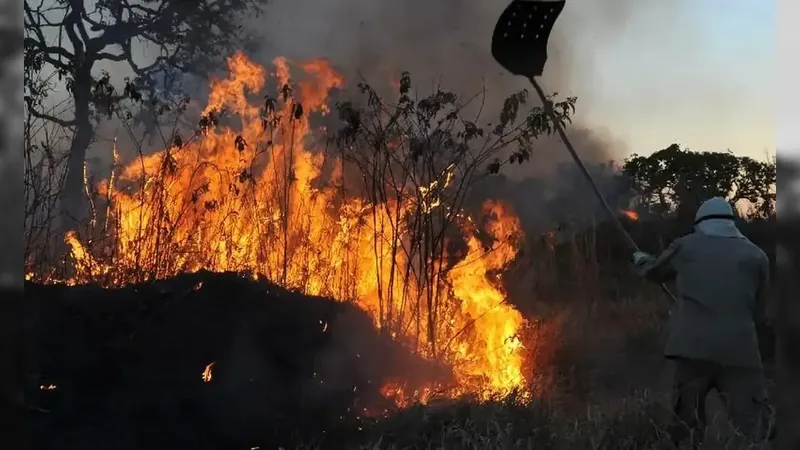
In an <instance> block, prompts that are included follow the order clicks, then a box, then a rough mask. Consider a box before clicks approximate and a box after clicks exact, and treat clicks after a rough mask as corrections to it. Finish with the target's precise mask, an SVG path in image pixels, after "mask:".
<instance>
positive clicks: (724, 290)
mask: <svg viewBox="0 0 800 450" xmlns="http://www.w3.org/2000/svg"><path fill="white" fill-rule="evenodd" d="M638 271H639V274H640V275H642V276H645V277H646V278H648V279H650V280H653V281H656V282H666V281H670V280H673V279H674V281H675V283H676V288H677V297H678V301H677V302H676V304H675V305H673V309H672V312H671V315H670V321H669V337H668V339H667V346H666V349H665V351H664V354H665V356H666V357H668V358H669V357H684V358H694V359H702V360H708V361H714V362H717V363H719V364H723V365H726V366H737V367H754V368H759V367H761V355H760V353H759V350H758V338H757V336H756V327H755V323H756V321H758V320H761V317H762V314H763V310H764V307H765V305H764V300H765V298H766V291H767V287H768V283H769V260H768V259H767V255H766V254H765V253H764V252H763V251H762V250H761V249H760V248H758V247H757V246H756V245H755V244H753V243H752V242H750V241H749V240H748V239H745V238H743V237H740V238H732V237H721V236H714V235H708V234H703V233H700V232H695V233H692V234H689V235H687V236H684V237H682V238H680V239H677V240H676V241H675V242H673V243H672V245H670V247H669V248H668V249H667V250H666V251H664V252H663V253H662V254H661V255H659V256H658V257H657V258H653V259H651V260H649V261H647V262H645V263H643V264H641V265H640V267H639V268H638Z"/></svg>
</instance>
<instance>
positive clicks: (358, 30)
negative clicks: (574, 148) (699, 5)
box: [247, 0, 666, 176]
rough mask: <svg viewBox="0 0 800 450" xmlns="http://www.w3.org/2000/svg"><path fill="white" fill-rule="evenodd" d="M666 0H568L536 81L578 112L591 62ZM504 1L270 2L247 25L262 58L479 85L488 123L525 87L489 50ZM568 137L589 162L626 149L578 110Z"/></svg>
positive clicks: (586, 96)
mask: <svg viewBox="0 0 800 450" xmlns="http://www.w3.org/2000/svg"><path fill="white" fill-rule="evenodd" d="M663 3H664V2H659V1H657V0H644V1H643V0H607V1H603V2H599V1H593V0H571V1H568V2H567V5H566V7H565V9H564V11H563V13H562V16H561V17H560V18H559V20H558V21H557V23H556V26H555V29H554V31H553V35H552V36H551V39H550V43H549V53H550V55H549V60H548V64H547V67H546V70H545V74H544V77H543V79H542V84H543V86H544V87H545V89H546V90H548V91H550V92H558V93H559V94H560V95H561V96H565V95H578V109H579V113H580V109H582V108H591V106H592V105H591V103H592V102H593V99H592V95H591V91H593V90H594V89H595V87H596V84H597V81H598V80H597V77H596V76H595V75H596V74H595V66H596V59H597V58H598V57H601V56H602V51H603V50H604V49H606V48H607V47H609V46H612V45H614V43H615V42H616V41H618V40H620V39H624V37H625V34H626V25H627V24H628V23H629V22H631V21H633V20H635V19H636V17H637V16H638V15H639V12H641V11H648V10H649V12H650V13H652V10H653V9H654V8H664V9H666V8H665V7H664V6H663ZM506 5H507V2H487V1H484V0H440V1H436V2H431V1H424V0H407V1H403V2H397V1H389V0H383V1H381V0H377V1H376V0H337V1H324V0H292V1H288V0H276V1H274V2H273V3H272V4H271V5H270V6H269V7H268V8H267V11H266V14H265V16H266V17H262V18H259V19H257V22H256V21H253V22H252V23H248V24H247V26H248V27H250V28H253V29H258V30H261V31H260V33H261V34H262V39H261V42H262V51H261V52H260V54H259V55H256V59H257V60H259V61H260V62H261V63H264V64H268V63H269V62H270V60H271V59H272V58H273V57H275V56H279V55H281V56H287V57H289V58H291V59H308V58H317V57H325V58H327V59H329V60H330V61H331V62H333V63H334V64H335V65H336V67H337V68H338V69H339V70H341V71H342V72H343V73H344V74H345V75H346V76H347V77H348V78H351V79H352V78H354V77H359V76H363V77H364V78H365V79H366V80H367V81H368V82H370V83H372V84H381V83H385V82H387V81H388V80H390V79H391V78H396V77H397V75H398V74H399V73H400V72H401V71H404V70H407V71H409V72H411V74H412V80H413V81H415V85H416V87H417V88H418V89H419V90H420V93H421V94H425V93H427V92H430V91H431V90H432V89H433V87H434V85H436V84H441V85H442V87H443V88H445V89H447V90H450V91H453V92H457V93H459V94H462V95H470V94H474V93H478V92H480V91H481V89H483V88H485V89H486V95H487V104H486V106H485V111H486V114H487V115H486V116H485V119H486V120H488V119H490V118H492V119H493V118H494V117H496V114H497V112H498V111H499V109H500V107H501V105H502V102H503V100H504V99H505V98H506V97H507V96H508V95H509V94H511V93H513V92H516V91H519V90H521V89H525V88H530V86H529V85H528V82H527V81H526V80H524V79H523V78H521V77H514V76H512V75H510V74H507V73H505V72H504V70H503V69H502V68H501V67H500V66H499V65H498V64H497V63H496V62H495V61H494V60H493V58H492V56H491V52H490V44H491V35H492V31H493V29H494V26H495V22H496V20H497V17H499V16H500V13H501V12H502V10H503V9H504V8H505V7H506ZM531 101H532V102H533V101H534V100H533V99H532V100H531ZM571 135H572V136H571V137H572V138H575V139H576V140H577V142H575V143H576V145H577V144H580V145H579V147H580V148H581V150H582V152H583V156H585V157H586V158H589V159H594V160H597V161H603V160H606V159H608V158H609V157H611V156H619V155H621V154H622V151H624V150H625V149H622V148H619V143H617V142H613V139H611V137H610V136H608V133H607V132H605V131H604V130H589V129H587V128H586V127H585V126H582V125H581V122H580V114H579V117H578V122H577V123H576V124H575V125H574V126H573V127H572V130H571ZM543 144H545V145H544V146H545V147H550V146H552V145H551V144H553V143H543ZM612 147H613V148H612ZM554 150H555V149H554ZM561 155H563V150H559V151H553V152H547V154H546V156H542V158H541V159H539V160H537V161H538V162H539V163H542V162H550V161H552V160H553V159H555V160H559V159H561ZM519 175H523V176H524V175H526V174H525V173H524V171H523V173H521V174H519Z"/></svg>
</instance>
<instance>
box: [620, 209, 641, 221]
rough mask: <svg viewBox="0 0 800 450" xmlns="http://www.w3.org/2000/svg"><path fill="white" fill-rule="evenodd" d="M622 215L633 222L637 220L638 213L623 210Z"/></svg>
mask: <svg viewBox="0 0 800 450" xmlns="http://www.w3.org/2000/svg"><path fill="white" fill-rule="evenodd" d="M622 215H624V216H625V217H627V218H628V219H630V220H633V221H634V222H635V221H637V220H639V213H637V212H636V211H631V210H630V209H623V210H622Z"/></svg>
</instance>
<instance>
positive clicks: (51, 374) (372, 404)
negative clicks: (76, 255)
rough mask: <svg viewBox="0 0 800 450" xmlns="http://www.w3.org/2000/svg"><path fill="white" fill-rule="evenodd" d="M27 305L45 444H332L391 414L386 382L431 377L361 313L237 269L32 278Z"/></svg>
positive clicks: (33, 383) (34, 425) (32, 387)
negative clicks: (135, 281) (149, 277)
mask: <svg viewBox="0 0 800 450" xmlns="http://www.w3.org/2000/svg"><path fill="white" fill-rule="evenodd" d="M25 301H26V308H27V311H26V316H27V317H26V319H27V323H28V330H27V333H28V336H26V337H27V342H28V343H29V348H28V349H27V356H28V367H27V369H28V370H27V372H28V373H27V380H28V384H29V386H28V391H29V393H34V394H35V395H34V398H33V399H32V400H29V401H31V402H32V403H33V404H34V405H36V406H37V408H35V409H33V410H31V411H30V412H29V414H30V415H31V417H30V418H29V420H28V421H27V423H28V424H29V427H30V428H29V443H30V444H31V445H32V448H37V449H59V450H68V449H81V450H91V449H111V448H113V449H119V450H123V449H145V448H146V449H149V450H156V449H162V448H163V449H172V450H174V449H176V448H193V449H216V448H226V449H235V448H243V449H249V448H253V447H256V446H260V448H276V447H275V446H277V445H287V446H289V445H291V443H293V442H297V441H300V440H303V441H306V442H308V441H309V440H318V441H320V440H322V441H327V442H335V441H336V439H337V438H336V434H337V433H339V432H344V431H342V430H345V429H348V430H352V429H354V428H357V422H358V421H359V420H361V419H360V417H363V416H367V415H370V414H375V413H376V412H378V413H379V412H382V411H384V410H385V409H384V408H387V407H388V404H387V401H386V400H385V399H384V398H383V396H382V395H381V393H380V388H381V386H382V385H383V384H384V383H385V382H387V381H388V380H392V379H397V378H403V379H404V380H410V379H413V377H412V376H410V375H409V374H415V373H416V374H420V376H423V377H425V378H427V379H430V377H431V371H432V370H434V368H432V367H430V366H429V365H428V364H427V363H424V362H422V361H421V360H418V359H416V358H414V357H413V356H411V354H410V353H408V352H407V351H405V350H404V349H402V348H400V347H399V345H398V344H396V343H394V342H393V341H392V340H391V339H389V338H388V337H384V336H383V335H381V334H379V333H378V332H377V331H376V329H375V327H374V326H373V324H372V321H371V319H370V318H369V317H368V316H367V315H366V314H365V313H364V312H363V311H361V310H359V309H358V308H356V307H355V306H352V305H350V304H347V303H341V302H335V301H333V300H329V299H325V298H320V297H309V296H304V295H301V294H297V293H293V292H289V291H287V290H285V289H282V288H280V287H277V286H275V285H272V284H270V283H267V282H263V281H253V280H251V279H247V278H244V277H241V276H239V275H237V274H233V273H226V274H213V273H209V272H199V273H195V274H185V275H180V276H178V277H175V278H172V279H168V280H163V281H157V282H153V283H149V284H145V285H137V286H129V287H124V288H119V289H103V288H101V287H97V286H75V287H69V286H64V285H39V284H33V283H26V285H25ZM289 448H292V447H289Z"/></svg>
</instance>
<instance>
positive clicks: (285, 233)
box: [66, 54, 530, 406]
mask: <svg viewBox="0 0 800 450" xmlns="http://www.w3.org/2000/svg"><path fill="white" fill-rule="evenodd" d="M274 64H275V69H276V70H275V73H274V74H273V77H274V78H275V80H276V81H277V85H278V86H281V88H280V92H279V95H278V96H277V98H275V99H272V98H268V99H267V100H266V101H265V103H264V105H263V108H260V107H257V106H253V105H251V104H250V103H249V102H248V101H247V96H246V94H247V93H248V92H255V91H258V90H260V89H261V88H262V87H263V86H264V83H265V77H266V76H267V74H266V72H265V70H264V68H262V67H260V66H259V65H257V64H255V63H254V62H252V61H250V60H248V59H247V58H246V57H245V56H244V55H242V54H236V55H234V56H232V57H231V58H229V59H228V67H229V72H230V75H229V77H228V78H226V79H222V80H214V81H213V82H212V83H211V88H212V89H211V93H210V95H209V97H208V104H207V106H206V107H205V109H204V110H203V113H204V115H205V116H206V117H208V116H210V115H212V114H217V113H218V112H219V111H221V110H225V111H227V112H228V113H229V114H230V115H233V116H235V117H238V119H239V122H240V128H239V130H238V132H237V131H234V129H232V128H230V127H227V126H222V125H220V124H217V125H218V126H211V127H207V128H206V129H205V130H204V131H203V132H202V133H201V134H199V135H197V136H196V138H193V139H192V140H190V141H189V142H186V143H184V144H183V145H182V146H180V147H178V146H173V147H170V148H168V149H165V150H163V151H161V152H158V153H155V154H152V155H149V156H146V157H143V158H141V159H138V160H136V161H134V162H131V163H129V164H127V165H125V166H123V167H121V168H120V170H119V171H118V172H115V174H116V175H115V176H116V178H115V180H114V182H113V183H107V184H105V185H106V186H109V187H111V185H112V184H113V185H114V189H113V191H112V190H111V189H109V190H108V191H107V192H108V194H109V195H112V197H110V201H111V202H112V203H113V207H112V208H108V210H109V211H112V212H113V214H114V216H115V217H114V220H113V222H114V223H115V224H116V225H115V227H114V230H113V233H111V232H109V233H111V235H109V236H108V239H109V240H110V241H112V242H113V245H114V246H115V248H116V256H115V257H114V261H113V264H111V263H108V264H104V263H101V262H99V261H97V260H96V259H95V257H94V256H93V255H92V254H91V253H90V251H89V250H88V249H87V248H86V247H84V246H83V245H82V244H81V242H79V241H78V238H77V236H76V235H75V233H70V234H68V235H67V237H66V240H67V242H68V244H69V245H70V247H71V249H72V254H73V258H74V260H75V266H76V272H77V274H76V276H75V277H74V278H73V279H71V280H70V281H69V282H70V283H78V282H85V281H88V280H97V279H98V277H103V278H102V279H103V280H105V283H106V284H108V285H122V284H125V283H129V282H131V281H136V280H132V279H131V275H130V274H131V273H137V270H138V269H139V268H141V267H142V265H143V264H146V265H147V266H148V268H149V269H148V271H147V272H148V273H149V274H153V276H155V277H156V278H165V277H169V276H173V275H176V274H178V273H181V272H192V271H196V270H199V269H201V268H203V269H208V270H212V271H239V272H242V273H249V274H251V276H252V277H253V278H254V279H256V278H257V275H256V274H263V275H265V276H266V277H267V278H268V279H270V280H271V281H273V282H275V283H278V284H281V285H283V286H285V287H287V288H292V289H297V290H300V291H302V292H305V293H307V294H312V295H324V296H329V297H333V298H336V299H339V300H342V301H354V302H355V303H356V304H357V305H358V306H360V307H361V308H362V309H363V310H364V311H366V312H368V313H369V314H371V316H372V317H373V319H374V321H375V324H376V326H378V327H381V328H384V329H388V330H390V331H391V335H392V336H394V337H395V338H397V339H398V340H399V341H400V342H403V343H406V344H408V345H409V346H411V347H412V348H416V349H419V352H420V353H421V354H422V356H424V357H427V358H431V359H437V360H439V361H441V362H444V363H447V364H449V365H450V366H451V367H452V368H453V371H454V376H455V387H454V388H451V389H450V390H449V391H448V392H447V394H445V395H449V396H460V395H467V394H469V395H473V396H477V397H478V398H481V399H487V398H489V397H491V396H493V395H497V394H505V393H508V392H510V391H511V390H518V391H522V392H523V393H524V392H530V391H529V390H528V389H527V384H526V379H525V375H524V374H523V352H522V348H523V345H522V342H521V341H520V339H519V338H518V337H517V333H518V330H519V329H520V327H522V325H523V323H524V319H523V317H522V316H521V314H520V313H519V312H518V311H517V310H516V309H514V308H513V307H512V306H511V305H509V304H508V302H507V301H506V295H505V293H504V292H503V290H502V289H501V288H500V287H499V286H498V285H497V280H496V278H497V275H495V274H496V273H497V272H498V271H499V270H502V269H503V268H504V266H505V265H506V264H508V263H509V262H510V261H511V260H512V259H513V258H514V257H515V256H516V254H517V250H518V245H517V243H516V242H515V240H514V239H513V238H514V237H515V236H519V235H520V234H521V228H520V223H519V220H518V219H517V217H516V216H515V215H514V213H513V211H511V210H510V209H509V207H508V206H506V205H503V204H501V203H495V202H487V203H486V204H485V205H484V210H485V211H484V212H485V213H486V214H488V215H490V216H492V217H493V220H492V221H491V222H490V225H489V229H488V230H487V231H488V233H489V234H490V235H491V237H493V238H494V242H495V244H494V246H493V248H491V249H489V250H488V251H487V250H486V249H485V248H484V245H483V243H482V242H481V241H479V239H478V237H477V235H476V234H475V232H474V231H473V230H471V229H470V228H468V227H466V226H465V227H464V229H462V233H463V236H464V237H465V239H466V244H467V247H468V251H467V253H466V255H465V256H464V257H463V259H462V260H461V261H460V262H458V263H457V264H455V266H453V267H451V268H450V269H449V270H448V271H444V273H446V276H445V279H444V280H442V281H440V282H438V284H434V285H433V286H432V287H431V286H430V283H426V282H425V280H422V279H420V278H419V275H416V274H417V273H418V265H419V264H420V262H419V261H418V260H416V259H414V257H413V256H409V255H408V254H406V253H404V252H402V251H397V250H396V248H397V246H402V245H405V244H406V243H407V242H408V240H409V239H411V238H410V237H409V235H410V231H409V230H407V229H403V228H402V227H398V224H401V223H403V221H402V220H401V221H398V220H397V219H396V218H405V217H407V216H409V215H410V214H412V213H413V212H414V211H420V210H421V211H422V213H424V214H427V213H429V212H430V211H432V210H433V209H435V208H437V207H440V204H441V200H440V197H439V193H440V192H441V191H442V189H445V188H447V186H448V185H449V183H450V182H451V180H452V179H453V168H452V167H449V168H447V170H445V172H444V173H442V174H441V176H440V179H439V180H438V181H434V182H433V183H431V184H430V185H429V186H427V187H420V188H418V189H417V191H418V192H417V193H416V194H414V195H409V196H408V197H409V198H417V199H419V204H416V205H415V204H413V203H412V202H411V201H409V202H408V203H403V202H399V201H387V202H385V203H384V204H381V205H372V204H370V203H369V202H368V201H366V200H364V199H361V198H346V199H345V198H342V196H341V195H340V190H337V188H336V186H340V185H341V183H340V179H339V178H340V177H341V173H342V170H341V168H342V162H341V161H339V160H336V161H334V170H333V171H332V173H333V175H331V176H330V179H329V180H325V179H324V177H323V165H324V164H325V162H326V161H325V158H326V155H324V154H323V153H322V152H321V151H319V150H317V149H315V148H314V137H315V136H316V133H315V130H312V128H311V126H310V123H309V119H308V116H309V114H310V113H318V114H327V113H328V111H329V110H328V98H327V95H328V92H329V91H330V89H331V88H334V87H339V86H342V85H343V83H344V79H343V78H342V77H341V76H340V75H338V74H337V73H336V72H335V71H334V70H333V69H332V68H331V67H330V66H329V65H328V64H327V63H326V62H324V61H321V60H318V61H311V62H307V63H304V64H300V65H299V66H300V68H301V69H302V70H303V75H304V77H303V81H301V82H299V83H297V84H296V85H292V84H290V82H289V77H290V67H289V62H288V61H287V60H286V59H283V58H277V59H275V60H274ZM328 158H329V157H328ZM412 192H413V190H412ZM420 204H421V206H420ZM415 208H416V209H415ZM467 219H469V218H468V217H467ZM466 222H471V219H470V220H468V221H466ZM387 243H389V244H387ZM105 245H109V244H105ZM393 249H394V250H393ZM442 264H444V263H442V262H435V263H434V266H435V267H432V268H430V267H429V268H427V269H425V270H426V271H431V273H440V269H444V267H442ZM408 268H412V269H413V270H407V269H408ZM139 272H141V270H139ZM423 272H424V271H423ZM198 288H199V286H198ZM428 300H430V302H428ZM433 302H436V304H438V305H439V306H438V307H437V308H438V309H437V310H436V312H435V311H432V310H431V309H430V308H431V307H430V306H429V304H431V303H433ZM434 312H435V314H434ZM320 325H321V328H322V330H323V331H325V330H327V324H320ZM421 330H422V331H421ZM425 330H427V331H425ZM213 364H214V363H211V364H209V365H208V366H207V367H206V370H205V371H204V372H203V380H204V381H206V382H208V381H210V380H211V376H212V374H211V368H212V367H213ZM432 383H433V382H432ZM436 390H438V388H437V387H436V386H434V385H433V384H431V385H429V386H423V387H419V388H413V389H412V388H410V387H405V386H404V383H403V382H402V381H398V382H397V383H390V384H387V385H386V386H384V394H385V395H387V396H389V397H392V398H394V399H395V400H396V401H397V404H398V405H399V406H403V405H405V404H408V402H411V401H419V402H425V401H427V400H428V399H429V398H431V396H432V395H433V392H434V391H436Z"/></svg>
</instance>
